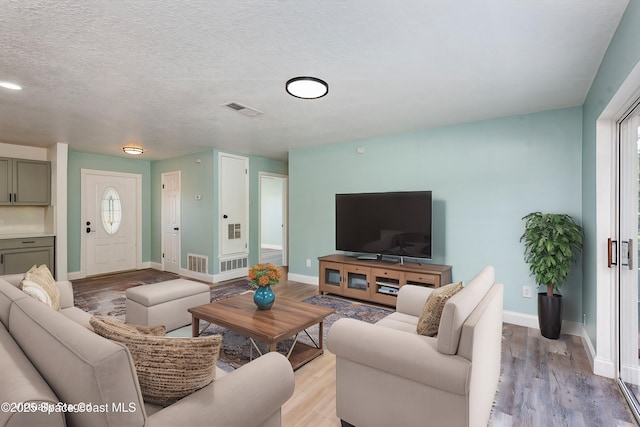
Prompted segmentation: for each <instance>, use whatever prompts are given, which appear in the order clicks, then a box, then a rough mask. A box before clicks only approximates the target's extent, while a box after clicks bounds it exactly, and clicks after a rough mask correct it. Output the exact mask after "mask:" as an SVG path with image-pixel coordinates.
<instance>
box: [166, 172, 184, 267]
mask: <svg viewBox="0 0 640 427" xmlns="http://www.w3.org/2000/svg"><path fill="white" fill-rule="evenodd" d="M180 257H181V254H180V171H176V172H168V173H163V174H162V265H163V269H164V270H165V271H170V272H172V273H180Z"/></svg>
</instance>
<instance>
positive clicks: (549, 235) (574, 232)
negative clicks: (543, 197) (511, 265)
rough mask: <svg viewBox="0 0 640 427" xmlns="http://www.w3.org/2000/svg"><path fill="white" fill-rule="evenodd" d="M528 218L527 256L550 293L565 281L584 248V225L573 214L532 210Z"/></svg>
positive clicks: (525, 218)
mask: <svg viewBox="0 0 640 427" xmlns="http://www.w3.org/2000/svg"><path fill="white" fill-rule="evenodd" d="M522 219H523V220H524V221H525V227H524V233H523V234H522V236H521V237H520V241H521V242H524V260H525V261H526V262H527V263H528V264H529V270H530V271H531V275H532V276H534V277H535V279H536V283H537V284H538V285H540V286H546V287H547V296H549V297H552V296H553V291H554V290H555V289H558V290H559V289H560V286H562V284H563V283H564V282H565V280H566V279H567V276H568V275H569V271H570V270H571V265H572V264H573V263H575V261H576V257H577V254H578V253H579V252H580V251H581V250H582V235H583V232H582V227H580V226H579V225H578V224H576V223H575V222H574V221H573V219H572V218H571V217H570V216H569V215H565V214H549V213H541V212H532V213H530V214H528V215H527V216H525V217H524V218H522Z"/></svg>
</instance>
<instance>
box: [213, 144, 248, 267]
mask: <svg viewBox="0 0 640 427" xmlns="http://www.w3.org/2000/svg"><path fill="white" fill-rule="evenodd" d="M218 167H219V180H220V187H219V189H220V193H219V195H220V199H219V200H220V203H219V207H220V211H219V213H220V223H219V224H220V228H219V229H220V258H221V259H224V258H228V257H236V256H238V255H243V254H247V253H248V251H249V248H248V241H249V219H248V213H249V178H248V171H249V159H248V158H246V157H240V156H234V155H232V154H226V153H220V157H219V162H218Z"/></svg>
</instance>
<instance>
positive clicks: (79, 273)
mask: <svg viewBox="0 0 640 427" xmlns="http://www.w3.org/2000/svg"><path fill="white" fill-rule="evenodd" d="M85 277H87V275H86V274H84V272H82V271H74V272H72V273H67V280H80V279H84V278H85Z"/></svg>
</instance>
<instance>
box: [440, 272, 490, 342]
mask: <svg viewBox="0 0 640 427" xmlns="http://www.w3.org/2000/svg"><path fill="white" fill-rule="evenodd" d="M494 282H495V270H494V268H493V267H492V266H487V267H485V268H484V269H483V270H482V271H481V272H480V273H478V275H477V276H476V277H474V278H473V279H471V281H470V282H469V283H468V284H467V285H466V286H465V287H464V288H463V289H462V290H461V291H460V292H458V293H457V294H455V295H454V296H452V297H451V298H450V299H449V301H447V303H446V304H445V306H444V309H443V310H442V316H441V318H440V327H439V328H438V347H437V348H438V351H439V352H440V353H444V354H456V353H457V352H458V344H459V343H460V333H461V331H462V325H463V324H464V322H465V321H466V320H467V318H468V317H469V315H470V314H471V312H472V311H473V310H474V309H475V308H476V307H477V306H478V304H479V303H480V301H481V300H482V298H484V296H485V294H486V293H487V292H488V291H489V289H490V288H491V286H492V285H493V283H494Z"/></svg>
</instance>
